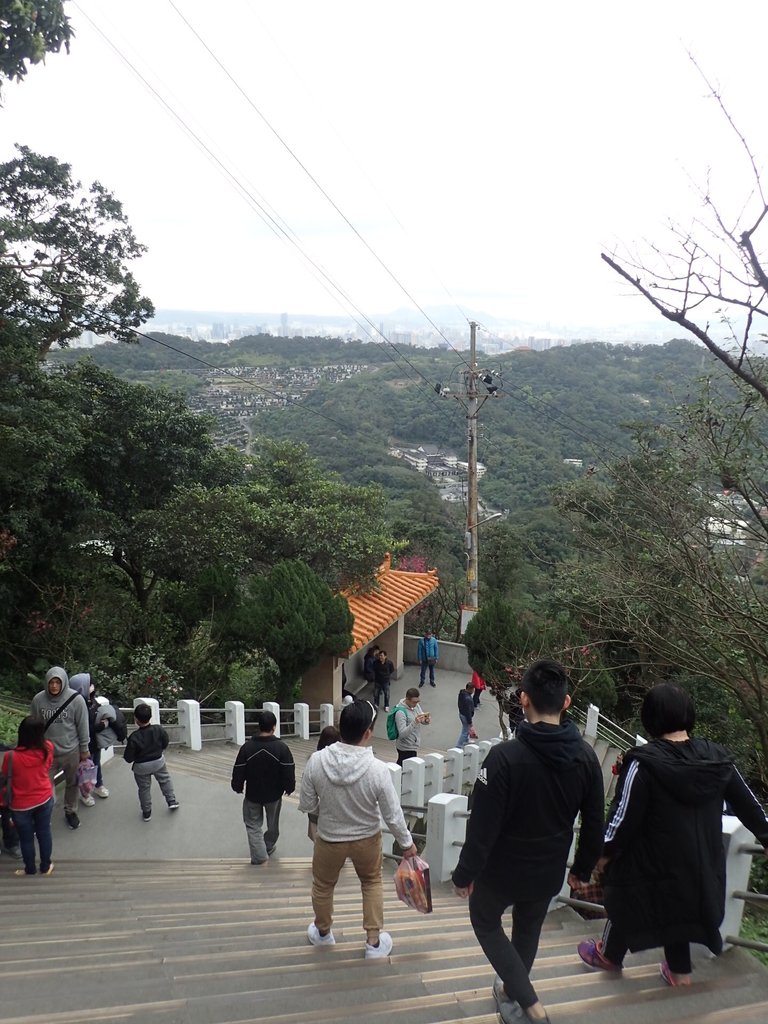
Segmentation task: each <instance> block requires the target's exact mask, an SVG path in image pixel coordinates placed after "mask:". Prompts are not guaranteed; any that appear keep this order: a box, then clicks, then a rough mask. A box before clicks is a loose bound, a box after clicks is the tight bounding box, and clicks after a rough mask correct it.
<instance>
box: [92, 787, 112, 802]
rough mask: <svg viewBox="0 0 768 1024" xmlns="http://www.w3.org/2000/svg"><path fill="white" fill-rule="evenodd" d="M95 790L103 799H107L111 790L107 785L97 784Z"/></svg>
mask: <svg viewBox="0 0 768 1024" xmlns="http://www.w3.org/2000/svg"><path fill="white" fill-rule="evenodd" d="M93 792H94V793H95V794H96V796H100V797H101V799H102V800H106V799H107V797H108V796H109V790H108V789H107V787H106V786H95V787H94V790H93Z"/></svg>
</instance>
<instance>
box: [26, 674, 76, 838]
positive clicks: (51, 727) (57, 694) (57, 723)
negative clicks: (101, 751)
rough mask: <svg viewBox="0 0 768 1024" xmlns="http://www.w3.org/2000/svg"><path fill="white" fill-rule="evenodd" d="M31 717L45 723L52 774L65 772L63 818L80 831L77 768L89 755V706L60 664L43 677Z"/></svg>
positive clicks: (33, 699) (34, 698) (35, 697)
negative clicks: (49, 747)
mask: <svg viewBox="0 0 768 1024" xmlns="http://www.w3.org/2000/svg"><path fill="white" fill-rule="evenodd" d="M31 714H32V716H33V717H34V718H39V719H42V721H44V722H45V738H46V739H47V740H50V741H51V743H52V744H53V765H52V767H51V772H52V773H54V774H55V773H56V772H57V771H59V769H61V771H63V772H64V818H65V820H66V822H67V825H69V827H70V828H72V829H75V828H80V819H79V818H78V816H77V797H78V788H77V767H78V765H79V764H80V762H81V761H87V760H88V758H89V757H90V756H91V755H90V753H89V751H88V741H89V733H88V707H87V705H86V703H85V700H84V699H83V697H82V696H81V695H80V694H79V693H78V692H77V691H76V690H72V689H71V687H70V685H69V676H68V675H67V673H66V671H65V670H64V669H63V668H61V666H59V665H54V667H53V668H49V669H48V671H47V672H46V674H45V689H44V690H41V691H40V692H39V693H36V694H35V696H34V697H33V698H32V707H31Z"/></svg>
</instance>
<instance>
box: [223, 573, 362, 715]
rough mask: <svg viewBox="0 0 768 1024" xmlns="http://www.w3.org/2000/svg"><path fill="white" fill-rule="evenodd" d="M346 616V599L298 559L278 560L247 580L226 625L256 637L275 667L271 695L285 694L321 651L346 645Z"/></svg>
mask: <svg viewBox="0 0 768 1024" xmlns="http://www.w3.org/2000/svg"><path fill="white" fill-rule="evenodd" d="M352 622H353V619H352V614H351V612H350V611H349V606H348V605H347V602H346V600H345V599H344V598H343V597H339V596H334V594H333V593H332V591H331V590H330V588H329V587H328V586H327V584H325V583H323V581H322V580H321V579H319V578H318V577H317V576H316V575H315V573H313V572H312V570H311V569H309V568H308V567H307V566H306V565H305V564H304V563H303V562H298V561H282V562H278V563H277V564H276V565H275V566H274V568H273V569H272V570H271V572H269V573H268V574H267V575H266V576H255V577H253V578H252V579H251V580H250V582H249V585H248V593H247V596H246V598H245V599H244V600H243V602H242V605H241V607H240V609H239V611H238V613H237V616H236V619H235V621H234V622H233V623H232V625H231V630H232V631H233V632H235V631H239V632H241V633H243V632H247V633H249V634H250V635H252V636H253V637H254V638H258V643H259V646H260V647H261V648H262V649H263V650H264V651H265V652H266V653H267V654H268V655H269V657H270V658H272V660H273V661H274V662H275V664H276V665H277V666H278V668H279V670H280V691H279V694H278V695H277V699H278V700H286V699H288V698H289V697H290V696H291V694H292V692H293V689H294V687H295V685H296V683H297V682H298V681H299V678H300V677H301V674H302V672H304V671H306V669H308V668H310V667H311V666H312V665H314V664H316V663H317V661H318V660H319V658H320V657H321V656H322V655H324V654H337V655H340V654H344V653H345V652H346V651H347V650H348V649H349V648H350V647H351V646H352Z"/></svg>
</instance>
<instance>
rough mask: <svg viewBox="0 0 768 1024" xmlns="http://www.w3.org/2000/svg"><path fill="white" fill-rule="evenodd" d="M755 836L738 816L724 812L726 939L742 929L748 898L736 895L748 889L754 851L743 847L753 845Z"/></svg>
mask: <svg viewBox="0 0 768 1024" xmlns="http://www.w3.org/2000/svg"><path fill="white" fill-rule="evenodd" d="M754 842H755V840H754V836H753V835H752V833H751V832H749V831H748V830H747V829H746V828H744V826H743V825H742V824H741V822H740V821H739V819H738V818H734V817H732V816H731V815H730V814H724V815H723V847H724V849H725V916H724V917H723V921H722V924H721V925H720V934H721V935H722V937H723V940H725V937H726V935H732V936H734V938H735V937H736V936H737V935H738V934H739V931H740V929H741V919H742V917H743V916H744V907H745V904H744V900H740V899H737V898H735V897H734V896H733V893H734V892H738V891H739V890H740V891H741V892H746V890H747V889H749V872H750V869H751V867H752V855H751V854H749V853H742V852H740V851H739V847H740V846H743V845H745V844H746V845H748V846H751V845H753V844H754Z"/></svg>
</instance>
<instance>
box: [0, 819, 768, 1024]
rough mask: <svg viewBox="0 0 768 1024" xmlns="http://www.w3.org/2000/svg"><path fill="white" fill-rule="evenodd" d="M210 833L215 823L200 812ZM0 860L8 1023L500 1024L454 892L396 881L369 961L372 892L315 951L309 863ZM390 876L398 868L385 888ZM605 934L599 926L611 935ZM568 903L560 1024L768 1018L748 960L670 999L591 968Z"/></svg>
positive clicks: (709, 972)
mask: <svg viewBox="0 0 768 1024" xmlns="http://www.w3.org/2000/svg"><path fill="white" fill-rule="evenodd" d="M200 828H201V829H203V828H205V820H204V818H201V820H200ZM13 866H15V865H2V864H0V868H2V870H0V915H1V916H0V921H1V922H2V924H1V925H0V1021H2V1022H3V1024H107V1022H109V1024H112V1022H120V1024H132V1022H133V1024H241V1022H242V1024H245V1022H255V1021H259V1022H260V1024H278V1022H280V1024H299V1022H302V1024H303V1022H313V1021H318V1022H339V1024H346V1022H353V1021H354V1022H359V1021H370V1022H372V1024H377V1022H381V1024H384V1022H389V1021H397V1022H401V1024H438V1022H439V1024H458V1022H462V1024H491V1022H493V1021H494V1019H495V1014H494V1004H493V1001H492V999H491V995H490V985H491V981H492V971H491V969H490V968H489V966H488V964H487V963H486V961H485V959H484V957H483V955H482V953H481V952H480V949H479V947H478V945H477V943H476V940H475V938H474V935H473V934H472V930H471V928H470V925H469V920H468V915H467V908H466V904H465V903H463V902H462V901H460V900H458V899H457V898H456V897H455V896H454V895H453V894H452V890H451V888H450V887H449V886H438V887H436V891H435V893H434V903H435V911H434V913H433V914H432V915H429V916H422V915H419V914H417V913H415V912H414V911H412V910H409V909H408V908H406V907H405V906H403V905H402V904H400V903H398V901H397V900H396V898H395V895H394V887H393V885H392V884H391V882H390V880H389V878H388V877H385V895H386V907H385V918H386V926H387V928H388V930H390V931H391V932H392V935H393V937H394V940H395V945H394V950H393V953H392V955H391V956H390V957H389V958H388V959H387V960H383V961H365V960H364V959H363V932H362V927H361V906H360V893H359V886H358V883H357V879H356V878H355V876H354V873H353V872H352V869H351V868H350V867H349V866H348V867H347V868H345V870H344V873H343V874H342V878H341V880H340V883H339V887H338V889H337V898H336V920H335V923H334V933H335V935H336V940H337V945H336V946H335V947H333V948H330V949H315V948H314V947H311V946H310V945H309V944H308V943H307V939H306V927H307V924H308V922H309V921H310V919H311V914H312V911H311V904H310V885H311V871H310V864H309V861H308V860H306V859H298V858H296V859H291V858H282V859H275V860H273V861H272V862H271V863H270V864H269V866H268V867H267V868H254V867H251V866H250V864H248V863H245V862H243V861H235V860H178V861H168V860H166V861H141V862H137V863H131V862H129V861H123V862H121V863H116V862H98V861H90V862H83V861H69V862H67V861H57V863H56V870H55V873H54V875H53V876H52V877H50V878H40V877H34V878H29V879H27V878H21V879H17V878H15V877H14V875H13V873H12V867H13ZM390 872H391V868H390V867H389V865H388V864H387V865H385V876H388V875H389V874H390ZM597 927H598V928H599V927H600V926H599V924H598V926H597ZM595 933H596V929H595V925H594V924H591V925H590V924H588V923H585V922H583V921H581V920H580V919H579V918H578V917H577V916H576V915H575V913H574V912H573V911H572V910H570V909H567V908H563V909H560V910H556V911H554V912H553V913H551V914H550V915H549V917H548V919H547V922H546V925H545V930H544V933H543V935H542V942H541V948H540V951H539V957H538V959H537V961H536V964H535V966H534V971H533V980H534V983H535V985H536V987H537V989H538V991H539V993H540V995H541V998H542V1000H543V1002H544V1003H545V1005H546V1006H547V1007H548V1009H549V1012H550V1015H551V1017H552V1021H553V1024H577V1022H584V1021H589V1022H590V1024H609V1022H614V1021H616V1020H617V1019H620V1020H621V1022H622V1024H645V1022H650V1021H653V1022H658V1024H666V1022H673V1021H674V1022H676V1024H694V1022H695V1024H765V1022H766V1021H768V972H766V971H764V970H763V968H762V967H761V966H760V965H759V964H758V963H757V961H755V960H754V959H752V958H751V957H750V956H749V955H748V954H746V953H744V952H743V951H741V950H732V951H730V952H728V953H726V954H725V955H724V956H723V957H721V958H720V959H719V960H713V959H703V958H702V957H697V958H696V960H695V969H696V974H695V985H694V986H692V988H691V989H690V990H687V991H682V990H674V989H668V988H667V987H666V986H665V985H664V984H663V983H662V981H661V978H660V977H659V974H658V967H657V957H654V956H652V955H639V956H635V957H630V958H629V959H628V966H627V968H626V970H625V971H624V974H623V976H622V977H619V978H617V977H615V976H604V975H601V974H595V973H591V972H589V971H587V969H586V968H585V967H583V965H582V964H581V963H580V961H579V960H578V958H577V956H576V951H575V946H576V942H577V941H578V940H579V939H580V938H583V937H584V936H586V935H589V934H595Z"/></svg>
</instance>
